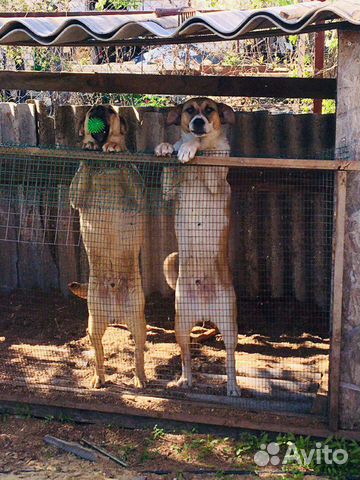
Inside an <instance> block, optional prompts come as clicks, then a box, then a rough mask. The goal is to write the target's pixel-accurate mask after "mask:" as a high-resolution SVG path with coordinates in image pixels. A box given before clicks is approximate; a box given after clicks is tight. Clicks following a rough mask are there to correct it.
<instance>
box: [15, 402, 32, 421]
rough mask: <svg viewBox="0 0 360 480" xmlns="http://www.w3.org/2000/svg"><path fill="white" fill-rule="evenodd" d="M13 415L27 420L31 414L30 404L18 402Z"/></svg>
mask: <svg viewBox="0 0 360 480" xmlns="http://www.w3.org/2000/svg"><path fill="white" fill-rule="evenodd" d="M15 415H16V416H17V417H19V418H22V419H24V420H28V419H30V418H31V417H32V416H33V414H32V408H31V406H30V405H22V404H19V405H17V406H16V408H15Z"/></svg>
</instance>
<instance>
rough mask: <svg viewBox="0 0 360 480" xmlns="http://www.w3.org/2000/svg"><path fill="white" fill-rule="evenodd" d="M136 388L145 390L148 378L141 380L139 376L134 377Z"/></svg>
mask: <svg viewBox="0 0 360 480" xmlns="http://www.w3.org/2000/svg"><path fill="white" fill-rule="evenodd" d="M134 386H135V388H145V386H146V378H145V377H144V378H142V379H140V378H139V377H138V376H137V375H135V376H134Z"/></svg>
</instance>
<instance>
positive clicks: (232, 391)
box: [227, 384, 241, 397]
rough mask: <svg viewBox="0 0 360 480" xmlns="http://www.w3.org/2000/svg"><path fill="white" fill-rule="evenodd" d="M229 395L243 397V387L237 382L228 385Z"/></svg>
mask: <svg viewBox="0 0 360 480" xmlns="http://www.w3.org/2000/svg"><path fill="white" fill-rule="evenodd" d="M227 396H228V397H241V389H240V388H239V387H238V386H237V385H236V384H235V385H229V384H228V386H227Z"/></svg>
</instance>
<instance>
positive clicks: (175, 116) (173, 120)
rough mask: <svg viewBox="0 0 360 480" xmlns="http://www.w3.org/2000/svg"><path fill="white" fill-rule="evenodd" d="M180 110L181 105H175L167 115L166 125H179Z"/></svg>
mask: <svg viewBox="0 0 360 480" xmlns="http://www.w3.org/2000/svg"><path fill="white" fill-rule="evenodd" d="M182 109H183V105H176V107H173V108H172V109H171V110H170V111H169V113H168V115H167V118H166V125H168V126H170V125H180V123H181V113H182Z"/></svg>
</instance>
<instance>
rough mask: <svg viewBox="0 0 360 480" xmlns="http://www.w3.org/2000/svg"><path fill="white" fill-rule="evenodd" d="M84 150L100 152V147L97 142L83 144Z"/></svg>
mask: <svg viewBox="0 0 360 480" xmlns="http://www.w3.org/2000/svg"><path fill="white" fill-rule="evenodd" d="M82 148H83V149H84V150H98V146H97V144H96V143H95V142H83V144H82Z"/></svg>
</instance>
